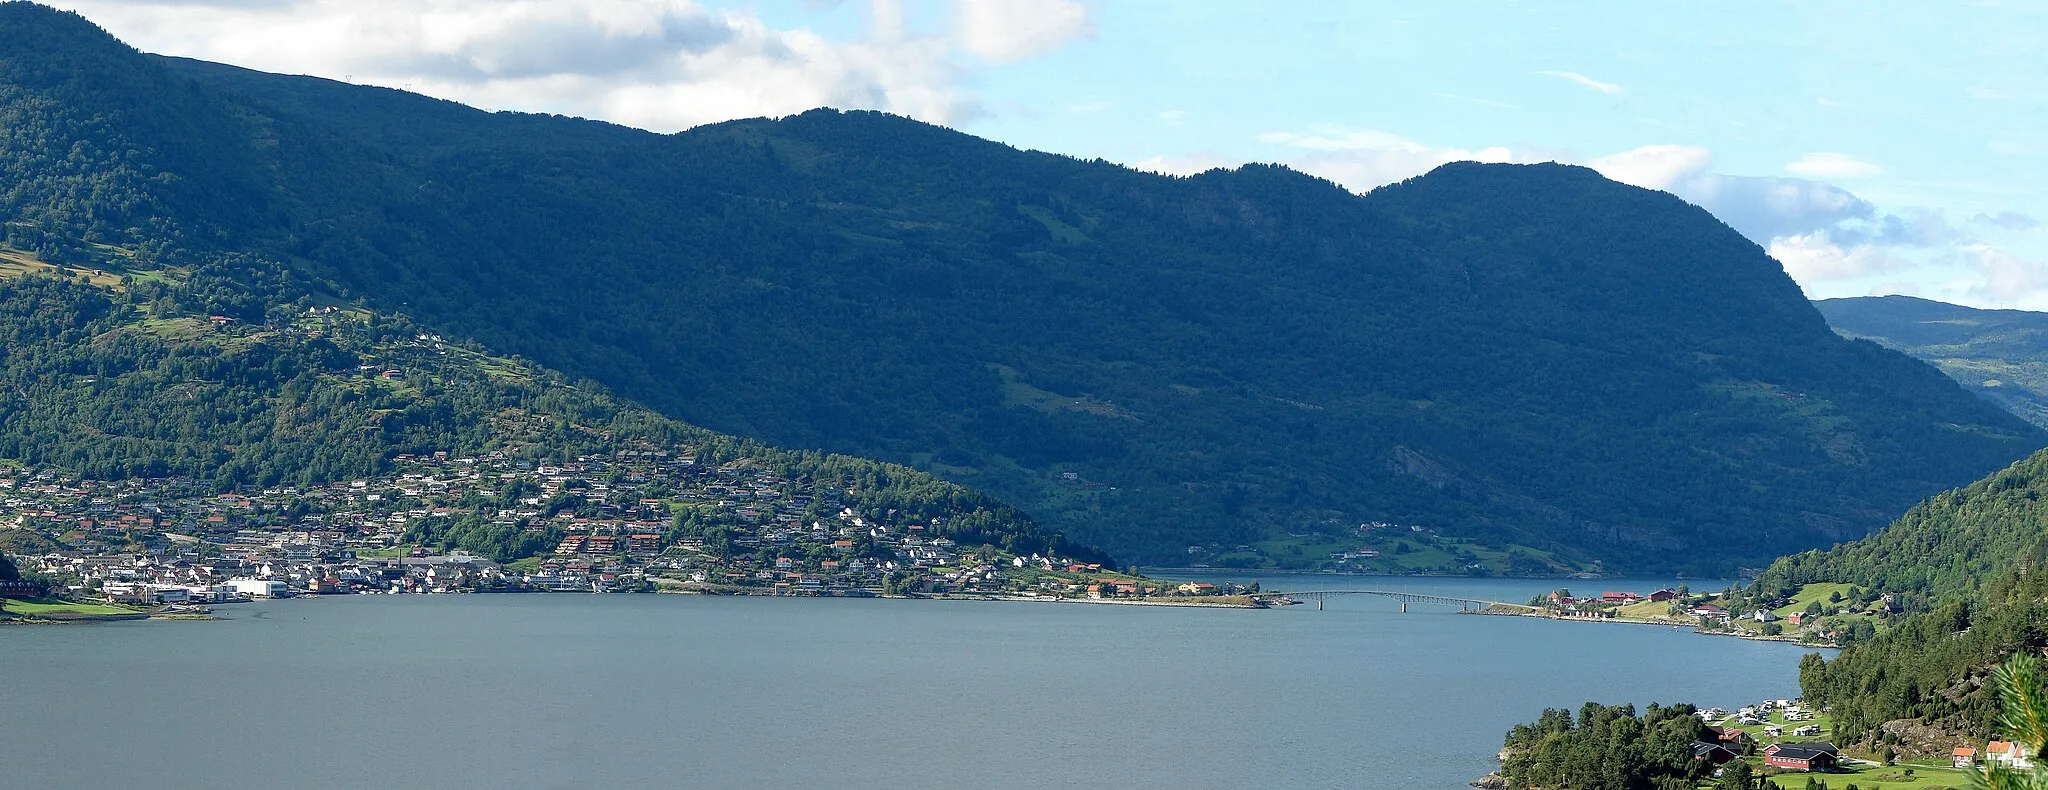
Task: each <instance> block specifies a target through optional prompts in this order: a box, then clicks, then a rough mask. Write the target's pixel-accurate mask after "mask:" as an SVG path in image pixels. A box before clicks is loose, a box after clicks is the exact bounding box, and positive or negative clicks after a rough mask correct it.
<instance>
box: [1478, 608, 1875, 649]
mask: <svg viewBox="0 0 2048 790" xmlns="http://www.w3.org/2000/svg"><path fill="white" fill-rule="evenodd" d="M1472 614H1487V615H1495V616H1505V617H1534V618H1537V619H1540V620H1556V621H1560V622H1568V623H1619V624H1622V625H1648V626H1662V627H1668V628H1690V629H1692V632H1693V633H1694V634H1697V635H1699V636H1725V637H1734V638H1737V639H1747V640H1750V641H1752V642H1784V643H1787V644H1792V645H1798V646H1799V647H1810V648H1814V649H1817V650H1818V649H1825V650H1840V649H1841V648H1840V646H1838V645H1828V644H1819V643H1814V642H1807V641H1803V640H1800V639H1797V638H1793V637H1785V636H1770V635H1767V634H1748V633H1742V632H1740V631H1708V630H1706V629H1703V628H1701V627H1700V626H1699V624H1698V623H1688V622H1681V621H1677V620H1625V619H1622V618H1619V617H1564V616H1561V615H1555V614H1545V613H1543V612H1489V611H1479V612H1473V613H1472Z"/></svg>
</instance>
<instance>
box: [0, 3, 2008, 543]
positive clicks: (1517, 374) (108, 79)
mask: <svg viewBox="0 0 2048 790" xmlns="http://www.w3.org/2000/svg"><path fill="white" fill-rule="evenodd" d="M0 31H4V33H5V35H0V128H4V129H5V132H4V133H0V227H4V228H5V241H6V243H7V244H9V245H11V246H13V247H14V248H17V249H19V250H21V251H23V252H24V253H26V254H28V255H30V256H32V257H33V258H34V259H35V260H37V261H41V262H44V263H48V264H55V265H59V266H62V267H66V268H67V270H72V271H76V270H95V271H101V272H105V273H106V276H107V277H110V278H125V279H126V280H127V281H129V282H133V283H147V282H151V281H159V280H162V281H175V282H176V283H177V285H176V287H175V288H171V289H169V290H168V291H165V292H163V293H171V294H172V295H171V296H150V295H149V294H150V293H152V292H150V291H148V290H146V289H142V288H137V289H135V290H134V291H133V292H132V293H135V294H137V297H138V298H150V299H162V298H172V299H176V300H178V301H177V302H176V304H175V305H166V306H165V307H164V309H163V310H162V311H161V312H157V313H152V314H153V315H170V314H172V312H175V310H182V311H186V312H188V313H190V314H193V315H220V316H222V317H225V318H231V319H233V320H235V321H238V322H242V323H244V324H251V325H253V324H264V323H274V322H277V321H280V320H282V319H283V317H284V316H286V315H287V314H290V313H292V312H293V311H295V310H298V309H301V308H300V306H301V305H304V304H310V303H316V302H317V303H321V304H345V305H358V306H361V307H362V308H365V309H367V310H369V311H371V312H374V313H377V314H383V315H391V314H404V315H406V316H409V317H410V320H413V321H416V322H418V324H419V326H420V327H421V328H423V329H425V330H427V331H433V332H441V333H446V334H448V335H451V336H460V337H465V338H473V339H474V340H476V341H477V342H479V343H481V344H482V347H487V348H490V349H493V350H495V351H497V352H500V353H505V354H512V355H517V356H518V357H521V358H524V359H528V360H531V361H532V362H533V363H535V364H536V365H538V366H542V367H546V368H551V369H555V370H560V371H562V372H563V374H564V375H566V376H568V377H570V378H573V379H588V380H591V381H593V382H596V383H598V384H601V385H602V386H603V387H605V388H607V389H608V390H610V391H613V392H616V393H618V394H619V395H620V396H622V397H625V398H630V399H632V400H634V401H638V402H641V403H645V404H647V405H648V406H649V407H651V408H652V409H654V410H655V411H658V412H660V413H662V414H664V415H667V416H668V417H672V418H676V419H680V420H684V421H687V422H689V423H693V424H697V425H702V426H705V427H707V428H710V429H713V430H717V431H723V432H727V433H732V434H737V435H740V436H745V437H748V438H750V439H754V440H759V441H762V442H765V443H769V444H773V445H778V446H784V447H818V448H823V449H825V450H828V451H832V452H837V453H848V454H855V455H864V456H870V457H876V458H880V459H884V460H886V461H890V462H895V463H900V464H907V465H912V466H915V467H917V468H919V469H922V470H924V471H926V472H929V473H931V474H933V475H936V476H938V477H942V478H945V479H948V480H951V481H954V482H957V483H961V484H965V485H970V486H973V487H975V488H977V489H980V490H984V491H987V492H989V493H991V494H993V495H995V496H998V497H1001V498H1003V499H1005V500H1007V501H1010V502H1013V503H1015V504H1016V505H1017V506H1018V507H1020V508H1021V509H1022V510H1023V511H1024V512H1027V513H1029V514H1030V515H1031V516H1032V517H1034V518H1035V519H1036V521H1037V522H1038V523H1041V524H1043V525H1044V527H1045V529H1047V530H1049V531H1050V532H1056V533H1064V534H1066V535H1071V536H1074V537H1076V538H1078V539H1081V540H1085V541H1088V542H1092V543H1096V544H1098V545H1102V546H1104V547H1105V548H1107V549H1109V550H1111V551H1112V552H1114V553H1117V554H1118V555H1119V556H1120V557H1124V558H1128V559H1131V560H1137V561H1140V562H1144V563H1148V564H1157V563H1173V564H1190V563H1198V562H1199V563H1204V564H1215V565H1238V566H1270V565H1301V564H1306V563H1309V562H1312V561H1314V560H1316V559H1318V558H1319V555H1322V554H1326V553H1328V551H1329V550H1330V549H1331V548H1333V547H1335V548H1342V547H1344V546H1345V545H1346V544H1345V542H1346V541H1352V540H1355V539H1356V538H1357V537H1358V535H1357V530H1358V528H1359V526H1360V525H1361V524H1366V523H1369V522H1383V523H1394V524H1405V525H1415V526H1421V527H1425V528H1427V529H1430V530H1433V531H1437V532H1440V533H1443V534H1447V535H1454V536H1458V537H1461V538H1466V539H1472V540H1476V541H1481V542H1483V543H1486V544H1488V545H1491V546H1495V547H1521V549H1517V550H1526V551H1527V552H1528V555H1529V556H1531V557H1534V556H1539V555H1542V556H1555V557H1558V558H1561V559H1563V560H1565V561H1570V562H1574V563H1588V562H1591V563H1601V564H1602V567H1604V568H1606V569H1609V570H1638V571H1652V570H1656V571H1674V570H1690V571H1695V572H1727V571H1729V570H1732V569H1734V568H1736V567H1739V566H1743V565H1756V564H1761V563H1763V562H1765V561H1767V560H1768V559H1769V558H1770V557H1773V556H1776V555H1778V554H1781V553H1786V552H1791V551H1797V550H1802V549H1807V548H1811V547H1815V546H1820V545H1826V544H1828V543H1832V542H1835V541H1839V540H1845V539H1850V538H1854V537H1857V536H1860V535H1863V534H1865V533H1866V532H1868V531H1870V530H1871V529H1874V528H1877V527H1879V526H1882V525H1883V524H1884V523H1885V522H1886V521H1888V520H1889V519H1890V518H1891V517H1893V516H1894V515H1896V514H1897V513H1898V512H1901V511H1903V510H1904V509H1905V508H1906V507H1908V506H1909V505H1911V504H1912V503H1913V502H1915V501H1918V500H1919V499H1920V498H1922V497H1925V496H1928V495H1930V494H1932V493H1934V492H1936V491H1939V490H1941V489H1943V488H1947V487H1951V486H1955V485H1960V484H1962V483H1965V482H1967V481H1969V480H1972V479H1975V478H1977V477H1980V476H1982V475H1983V474H1985V473H1987V472H1990V471H1991V470H1994V469H1996V468H1998V467H2000V466H2003V465H2005V464H2007V463H2009V462H2011V461H2012V460H2013V459H2015V458H2018V457H2020V456H2023V455H2025V454H2026V453H2027V452H2029V451H2032V450H2034V449H2036V448H2038V447H2040V446H2041V445H2043V444H2044V443H2048V435H2044V434H2043V432H2042V431H2041V430H2040V429H2038V428H2036V427H2034V426H2032V425H2029V424H2027V423H2025V422H2023V421H2021V420H2019V419H2017V418H2015V417H2013V416H2011V415H2009V414H2006V413H2004V412H2003V411H2000V410H1998V409H1997V408H1995V407H1993V406H1991V405H1989V404H1987V403H1984V402H1982V401H1980V400H1978V399H1977V398H1974V397H1972V396H1970V395H1969V394H1968V393H1967V392H1965V391H1963V390H1962V389H1961V388H1960V387H1958V386H1957V385H1956V384H1954V383H1953V382H1951V381H1949V380H1948V379H1946V378H1944V377H1943V376H1941V375H1940V374H1939V372H1937V371H1935V370H1933V369H1932V368H1929V367H1928V366H1926V365H1923V364H1920V363H1918V362H1916V361H1914V360H1912V359H1909V358H1907V357H1906V356H1904V355H1902V354H1899V353H1897V352H1894V351H1891V350H1887V349H1884V348H1881V347H1879V346H1878V345H1876V344H1874V343H1869V342H1863V341H1854V340H1847V339H1843V338H1841V337H1838V336H1836V335H1835V334H1834V333H1832V332H1830V331H1829V329H1828V326H1827V324H1826V323H1825V322H1824V321H1823V320H1822V318H1821V316H1820V314H1819V313H1817V312H1816V311H1815V310H1814V308H1813V307H1812V306H1811V305H1809V304H1808V303H1807V302H1806V301H1805V300H1804V299H1803V298H1802V297H1801V294H1800V291H1799V289H1798V287H1797V286H1796V285H1795V284H1794V283H1793V282H1792V281H1791V279H1790V278H1788V277H1787V276H1786V275H1785V273H1784V272H1783V270H1782V268H1781V267H1780V266H1779V265H1778V264H1777V263H1776V262H1775V261H1773V260H1771V259H1770V258H1769V257H1768V256H1767V255H1765V254H1764V252H1763V251H1762V250H1761V249H1759V248H1757V247H1756V245H1754V244H1752V243H1750V242H1748V241H1746V240H1744V239H1743V238H1742V237H1741V236H1739V235H1737V234H1736V233H1734V232H1733V231H1732V230H1730V229H1729V228H1727V227H1726V226H1724V225H1722V224H1721V223H1719V222H1717V221H1716V220H1714V219H1713V218H1712V217H1711V216H1709V215H1708V214H1706V213H1705V212H1704V211H1702V210H1700V209H1698V208H1696V207H1693V206H1690V205H1687V204H1685V203H1684V202H1682V201H1680V200H1678V199H1677V198H1674V197H1672V196H1670V195H1666V194H1663V193H1657V192H1652V191H1647V190H1641V189H1636V188H1632V187H1627V186H1623V185H1620V184H1616V183H1613V182H1610V181H1607V180H1605V179H1603V178H1601V177H1599V176H1598V175H1597V174H1595V173H1593V172H1592V171H1589V170H1585V169H1581V168H1574V167H1566V166H1561V165H1532V166H1495V165H1475V164H1458V165H1449V166H1446V167H1444V168H1442V169H1439V170H1438V171H1436V172H1433V173H1430V174H1429V175H1426V176H1423V177H1420V178H1417V179H1413V180H1411V181H1409V182H1406V183H1402V184H1397V185H1393V186H1389V187H1386V188H1384V189H1381V190H1378V191H1375V192H1374V193H1372V194H1370V195H1367V196H1358V195H1354V194H1351V193H1348V192H1346V191H1344V190H1342V189H1340V188H1338V187H1337V186H1335V185H1333V184H1330V183H1328V182H1325V181H1321V180H1318V179H1315V178H1312V177H1309V176H1305V175H1303V174H1300V173H1297V172H1293V171H1290V170H1287V169H1284V168H1279V167H1269V166H1247V167H1244V168H1241V169H1238V170H1232V171H1221V170H1219V171H1212V172H1209V173H1205V174H1202V175H1198V176H1194V177H1191V178H1170V177H1165V176H1158V175H1152V174H1146V173H1140V172H1136V171H1132V170H1129V169H1126V168H1123V167H1119V166H1117V165H1114V164H1111V163H1107V162H1101V161H1082V160H1077V159H1073V158H1068V157H1062V156H1056V155H1052V154H1045V153H1037V152H1029V151H1020V150H1016V149H1013V148H1010V147H1007V146H1003V145H1000V144H997V143H993V142H989V141H986V140H981V139H977V138H974V137H971V136H968V135H965V134H961V133H958V132H955V131H951V130H948V129H944V128H940V127H935V126H930V125H926V124H921V123H917V122H914V121H911V120H907V119H904V118H898V117H890V116H886V115H880V114H876V113H867V112H839V111H833V110H819V111H814V112H809V113H804V114H802V115H798V116H793V117H789V118H784V119H780V120H745V121H735V122H731V123H725V124H717V125H713V126H707V127H703V128H699V129H695V130H691V131H688V132H684V133H680V134H674V135H657V134H651V133H646V132H641V131H637V130H633V129H627V128H623V127H618V126H612V125H608V124H603V123H596V122H589V121H582V120H576V119H569V118H561V117H553V116H541V115H523V114H513V113H489V112H484V111H480V110H475V109H471V108H468V107H463V106H460V105H456V104H452V103H449V102H443V101H437V100H433V99H428V98H424V97H421V96H417V95H413V94H409V93H404V92H400V91H394V90H388V89H382V88H373V87H365V86H355V85H348V84H343V83H337V82H331V81H326V80H320V79H314V78H304V77H286V76H279V75H272V74H264V73H260V72H253V71H247V70H243V69H237V68H234V67H230V66H223V65H219V64H212V63H204V62H198V61H189V60H180V59H174V58H162V57H155V56H149V55H145V54H142V53H139V52H136V51H135V50H133V49H131V48H129V47H127V46H125V45H123V44H121V43H120V42H118V41H115V40H114V39H112V38H111V37H109V36H108V35H106V34H105V33H104V32H103V31H101V30H99V29H98V28H96V27H94V26H93V25H91V24H90V23H88V22H86V21H84V20H83V19H81V18H79V17H77V16H75V15H72V14H68V13H64V12H57V11H53V10H50V9H47V8H44V7H41V6H35V5H31V4H27V3H7V4H0ZM38 287H41V286H38ZM87 301H90V300H87ZM81 304H83V303H81ZM173 308H175V310H174V309H173ZM23 309H25V310H28V312H27V315H34V314H35V312H34V310H35V308H30V307H24V308H23ZM94 309H97V308H94ZM11 320H12V319H11ZM79 320H83V321H87V322H90V321H92V320H97V319H95V318H92V317H81V318H80V319H79ZM10 364H11V363H10ZM72 375H76V376H84V375H93V374H90V373H89V372H88V371H87V370H86V369H83V368H80V369H78V370H76V371H75V372H74V373H73V374H72ZM98 375H102V376H104V375H108V374H105V373H102V374H98ZM267 375H275V376H276V377H278V378H279V379H280V380H284V381H288V380H290V376H291V375H292V371H290V370H279V371H276V372H275V373H274V374H267ZM34 397H43V396H40V395H32V398H34ZM30 404H31V405H35V406H36V407H37V408H35V409H31V410H30V411H31V412H39V411H40V409H41V408H42V407H41V406H40V404H41V401H36V400H31V401H30ZM269 416H270V415H258V414H249V413H241V414H238V413H236V412H234V411H232V410H222V411H219V412H215V413H212V414H210V415H209V416H207V417H206V420H208V421H210V422H211V423H213V424H217V425H219V426H222V429H223V430H242V429H241V428H233V427H232V426H235V425H238V424H240V423H245V422H249V421H252V420H256V419H263V418H267V417H269ZM166 419H168V418H166ZM238 421H239V422H238ZM142 427H143V426H137V428H138V430H140V429H141V428H142ZM404 430H406V429H405V428H400V429H399V430H398V433H397V435H398V436H399V437H404V436H405V435H406V434H405V433H404ZM9 436H10V437H11V438H10V439H9V441H11V442H13V444H11V445H10V446H9V452H11V453H14V454H17V455H22V456H32V455H49V454H64V453H69V454H73V455H79V454H81V453H82V454H83V456H82V457H79V458H77V461H78V462H79V463H84V464H89V465H99V466H103V467H106V468H108V469H112V468H113V466H114V465H116V464H119V463H134V462H133V461H118V460H116V456H115V455H113V454H109V455H105V456H100V455H95V454H94V453H97V452H99V451H97V450H93V449H91V448H92V447H93V446H94V445H91V444H88V445H87V446H86V449H70V448H67V447H60V446H57V445H54V444H50V443H52V442H56V441H58V440H60V439H63V438H65V437H67V436H69V434H66V433H64V428H63V427H62V426H61V425H56V424H50V425H35V426H31V427H29V428H28V429H25V430H19V431H15V432H13V433H10V434H9ZM105 441H107V442H109V443H110V444H109V445H108V446H110V447H111V446H119V445H120V443H121V442H123V441H126V440H125V439H123V438H121V437H109V438H106V439H105ZM154 446H155V445H152V447H154ZM161 449H162V450H163V451H165V452H169V453H173V454H174V455H173V456H171V458H172V459H182V460H166V461H164V462H163V463H170V464H178V465H196V466H194V467H193V468H195V469H199V468H201V467H205V468H209V469H210V468H219V469H226V470H230V471H228V472H226V473H227V474H230V475H233V476H236V477H240V476H246V475H254V476H264V475H267V474H270V473H271V472H273V471H275V472H277V473H278V474H284V472H282V471H279V470H265V469H262V468H258V467H260V465H261V463H263V462H256V461H243V460H241V459H239V458H220V457H217V456H206V455H205V454H204V452H203V451H202V450H201V449H199V448H197V447H196V446H178V445H163V446H162V447H161ZM278 449H279V450H280V451H281V452H284V453H286V454H287V455H288V456H290V455H291V454H294V453H296V454H297V455H296V456H291V457H294V458H296V459H297V460H294V461H292V462H291V463H294V464H297V463H305V464H314V465H319V464H327V465H328V466H329V467H330V468H334V469H340V468H344V467H347V468H354V467H357V466H361V465H364V464H369V463H374V458H373V457H372V456H373V455H374V451H372V450H370V449H367V448H353V449H352V448H350V447H349V446H347V445H344V446H342V447H337V448H333V449H320V450H313V449H299V448H289V447H282V446H279V448H278ZM181 453H182V454H185V455H175V454H181ZM351 453H361V454H360V455H352V454H351ZM153 462H154V461H152V463H153ZM278 463H283V462H278ZM251 464H255V465H256V466H255V467H252V466H250V465H251ZM209 465H211V466H209ZM211 473H212V474H220V473H222V472H218V471H215V472H211ZM1537 565H1538V566H1539V567H1541V566H1542V563H1537Z"/></svg>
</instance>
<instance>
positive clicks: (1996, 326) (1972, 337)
mask: <svg viewBox="0 0 2048 790" xmlns="http://www.w3.org/2000/svg"><path fill="white" fill-rule="evenodd" d="M1814 306H1815V307H1817V308H1820V312H1821V315H1824V316H1827V319H1828V323H1829V324H1831V325H1833V326H1834V328H1835V331H1837V332H1840V333H1842V334H1845V335H1848V336H1850V337H1861V338H1869V339H1871V340H1875V341H1877V342H1879V343H1882V344H1884V345H1886V346H1889V347H1891V348H1896V349H1898V350H1900V351H1904V352H1906V353H1908V354H1911V355H1913V356H1915V357H1918V358H1920V359H1923V360H1926V361H1927V362H1930V363H1932V364H1933V365H1934V366H1935V367H1938V368H1941V371H1942V372H1943V373H1947V374H1948V375H1949V378H1952V379H1955V380H1956V381H1957V382H1959V383H1961V384H1962V385H1963V387H1965V388H1966V389H1969V390H1970V391H1972V392H1975V393H1977V394H1978V395H1980V396H1983V397H1984V398H1986V399H1988V400H1990V401H1991V402H1993V403H1996V404H1998V405H2000V406H2003V407H2005V409H2006V410H2007V411H2010V412H2012V413H2014V414H2017V415H2019V416H2020V417H2022V418H2024V419H2025V420H2027V421H2028V422H2031V423H2033V424H2035V425H2039V426H2042V427H2048V313H2036V312H2030V311H2027V310H1979V309H1977V308H1974V307H1963V306H1961V305H1952V304H1948V303H1946V302H1935V301H1930V300H1927V299H1916V298H1914V297H1911V296H1860V297H1854V298H1849V299H1822V300H1820V301H1818V302H1815V303H1814Z"/></svg>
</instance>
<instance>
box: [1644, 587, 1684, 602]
mask: <svg viewBox="0 0 2048 790" xmlns="http://www.w3.org/2000/svg"><path fill="white" fill-rule="evenodd" d="M1677 597H1678V591H1677V590H1673V589H1671V588H1669V587H1666V588H1664V589H1662V590H1658V591H1656V592H1653V593H1650V600H1652V601H1669V600H1671V599H1673V598H1677Z"/></svg>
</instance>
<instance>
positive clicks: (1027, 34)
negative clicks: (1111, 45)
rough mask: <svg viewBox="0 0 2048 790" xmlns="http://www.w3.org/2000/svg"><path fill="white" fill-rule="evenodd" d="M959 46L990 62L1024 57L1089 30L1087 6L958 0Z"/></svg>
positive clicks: (1046, 0)
mask: <svg viewBox="0 0 2048 790" xmlns="http://www.w3.org/2000/svg"><path fill="white" fill-rule="evenodd" d="M955 8H956V9H957V14H958V19H957V23H956V24H957V33H956V35H958V36H959V41H960V44H961V46H962V47H964V48H965V49H966V50H967V51H968V52H972V53H974V54H976V55H978V56H980V57H981V58H982V59H983V60H987V61H989V62H992V63H1007V62H1011V61H1017V60H1023V59H1025V58H1028V57H1032V56H1034V55H1038V54H1042V53H1044V52H1047V51H1050V50H1052V49H1053V48H1055V47H1058V46H1059V45H1061V44H1065V43H1066V42H1067V41H1069V40H1071V39H1073V38H1075V37H1077V36H1081V35H1084V34H1086V33H1087V32H1088V26H1089V23H1090V20H1089V16H1088V7H1087V6H1084V5H1082V4H1080V3H1078V2H1075V0H958V3H957V4H956V5H955Z"/></svg>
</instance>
